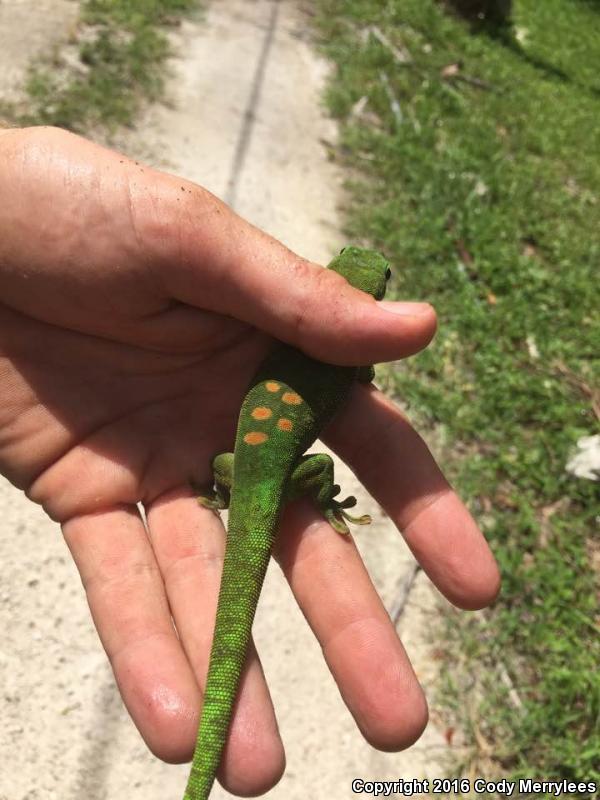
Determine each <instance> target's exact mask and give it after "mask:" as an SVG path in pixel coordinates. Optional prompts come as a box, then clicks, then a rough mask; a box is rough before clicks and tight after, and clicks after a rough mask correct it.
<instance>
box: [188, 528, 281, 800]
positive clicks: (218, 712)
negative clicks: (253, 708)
mask: <svg viewBox="0 0 600 800" xmlns="http://www.w3.org/2000/svg"><path fill="white" fill-rule="evenodd" d="M273 539H274V535H267V536H265V531H264V530H262V531H260V532H259V535H258V536H257V535H256V533H255V535H253V534H252V532H249V531H239V532H238V531H231V530H230V531H229V532H228V534H227V541H228V543H227V548H226V551H225V559H224V562H223V575H222V578H221V589H220V592H219V601H218V605H217V616H216V621H215V631H214V634H213V644H212V650H211V655H210V662H209V667H208V676H207V679H206V689H205V692H204V700H203V704H202V713H201V717H200V726H199V729H198V738H197V741H196V748H195V750H194V759H193V762H192V767H191V771H190V776H189V779H188V783H187V787H186V790H185V794H184V800H208V796H209V794H210V791H211V788H212V785H213V783H214V781H215V776H216V773H217V769H218V767H219V764H220V761H221V756H222V752H223V748H224V745H225V742H226V740H227V733H228V730H229V724H230V721H231V715H232V710H233V705H234V703H235V700H236V697H237V693H238V688H239V684H240V678H241V674H242V669H243V667H244V663H245V661H246V654H247V652H248V646H249V644H250V637H251V632H252V623H253V621H254V614H255V612H256V606H257V604H258V598H259V595H260V591H261V588H262V584H263V581H264V578H265V573H266V571H267V566H268V564H269V559H270V556H271V548H272V544H273Z"/></svg>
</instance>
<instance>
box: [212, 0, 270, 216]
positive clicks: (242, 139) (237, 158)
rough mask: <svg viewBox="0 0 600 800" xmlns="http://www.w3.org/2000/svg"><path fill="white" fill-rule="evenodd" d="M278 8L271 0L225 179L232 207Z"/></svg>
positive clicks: (228, 203) (250, 135) (248, 142)
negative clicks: (226, 179)
mask: <svg viewBox="0 0 600 800" xmlns="http://www.w3.org/2000/svg"><path fill="white" fill-rule="evenodd" d="M279 8H280V0H273V4H272V7H271V14H270V17H269V24H268V26H267V30H266V33H265V37H264V40H263V46H262V49H261V51H260V56H259V58H258V61H257V63H256V70H255V72H254V78H253V80H252V87H251V89H250V96H249V98H248V104H247V105H246V109H245V111H244V116H243V118H242V125H241V127H240V133H239V136H238V140H237V144H236V148H235V153H234V155H233V161H232V164H231V171H230V173H229V179H228V181H227V188H226V190H225V198H224V199H225V202H226V203H227V205H229V206H231V207H232V208H235V201H236V195H237V189H238V186H239V179H240V175H241V174H242V170H243V168H244V163H245V161H246V155H247V153H248V147H249V145H250V139H251V138H252V131H253V129H254V124H255V121H256V109H257V107H258V103H259V100H260V93H261V90H262V87H263V84H264V81H265V73H266V69H267V64H268V61H269V55H270V53H271V46H272V44H273V38H274V36H275V31H276V29H277V20H278V17H279Z"/></svg>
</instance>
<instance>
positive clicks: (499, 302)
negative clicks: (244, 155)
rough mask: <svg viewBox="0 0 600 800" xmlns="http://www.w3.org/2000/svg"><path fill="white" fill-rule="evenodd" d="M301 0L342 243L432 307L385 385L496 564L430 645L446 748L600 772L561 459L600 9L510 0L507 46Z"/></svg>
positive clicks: (440, 23) (585, 336)
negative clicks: (473, 608)
mask: <svg viewBox="0 0 600 800" xmlns="http://www.w3.org/2000/svg"><path fill="white" fill-rule="evenodd" d="M316 5H317V8H318V11H319V18H318V30H319V32H320V35H321V37H322V41H323V43H324V47H325V51H326V53H327V55H328V56H329V57H330V58H331V59H333V61H334V62H335V63H336V64H337V71H336V75H335V77H334V79H333V80H332V82H331V85H330V88H329V91H328V104H329V107H330V109H331V111H332V112H333V113H334V115H335V116H337V117H339V118H340V119H341V120H342V121H343V125H342V142H341V146H340V147H339V149H338V151H337V152H336V157H337V158H339V159H340V160H341V161H342V162H343V163H344V164H345V165H347V166H348V167H350V168H352V171H351V173H350V174H351V175H353V178H352V180H351V182H350V188H351V197H352V203H351V207H350V209H349V211H348V216H347V228H348V234H349V235H350V236H351V237H353V239H354V240H356V241H363V242H368V243H370V244H373V245H375V246H377V247H379V248H381V249H382V250H383V251H384V252H385V253H386V254H387V255H388V256H389V257H390V258H391V260H392V261H393V263H394V264H395V265H396V278H395V287H396V291H397V295H398V296H402V297H405V298H415V299H427V300H430V301H432V302H433V303H434V304H435V306H436V308H437V310H438V313H439V318H440V328H439V333H438V335H437V337H436V339H435V342H434V344H433V345H432V346H431V347H430V348H429V349H428V350H427V351H426V352H425V353H423V354H422V355H419V356H417V357H415V358H413V359H410V360H409V361H408V362H405V363H404V364H402V365H401V366H399V367H398V368H397V369H395V370H394V372H393V380H392V384H393V389H394V392H395V393H396V394H397V396H398V397H399V398H401V399H402V401H403V403H405V404H406V405H407V406H408V408H409V410H410V413H411V415H412V416H413V419H414V420H415V421H416V422H418V423H419V424H420V425H421V426H423V430H424V432H425V433H426V431H427V429H429V430H430V431H431V435H432V439H433V440H435V441H436V442H441V443H442V446H441V451H442V457H443V460H444V462H445V463H444V467H445V469H446V470H447V471H448V472H449V473H450V474H451V475H452V478H453V480H454V482H455V484H456V486H457V488H458V489H459V491H460V492H461V494H462V495H463V497H465V498H466V499H467V500H468V502H469V505H470V507H471V509H472V511H473V513H474V514H475V516H476V517H477V519H478V520H479V522H480V524H481V526H482V528H483V530H484V531H485V533H486V535H487V537H488V539H489V541H490V543H491V545H492V547H493V550H494V552H495V554H496V556H497V558H498V560H499V562H500V565H501V569H502V574H503V591H502V595H501V598H500V599H499V601H498V602H497V603H496V605H495V607H494V608H493V609H492V610H491V611H490V612H485V614H484V615H481V614H480V615H468V614H460V615H458V614H457V615H451V619H449V620H448V627H447V631H446V632H445V637H444V639H443V640H444V641H445V642H446V644H444V648H443V649H444V650H445V656H446V663H447V667H448V669H447V671H446V672H447V676H448V677H447V680H446V685H445V689H444V692H443V698H442V699H443V702H444V704H445V706H446V708H447V710H448V716H449V719H452V717H453V716H454V717H455V718H458V721H459V722H460V725H461V727H462V728H463V729H464V730H465V731H466V732H467V735H468V736H469V737H470V739H471V742H472V747H471V748H470V749H469V750H468V752H467V753H466V755H465V753H464V751H463V760H464V761H467V762H468V766H469V767H470V768H472V769H475V770H476V772H477V773H478V774H484V775H490V776H492V775H493V774H496V773H498V774H507V775H512V776H516V775H518V776H527V777H531V776H535V777H546V778H550V777H552V778H569V779H571V778H573V779H587V780H592V779H595V780H597V781H598V782H599V784H600V722H599V720H600V636H599V634H600V616H599V612H598V599H599V593H600V585H599V583H600V581H599V573H600V567H599V563H600V556H599V553H600V539H599V536H598V532H599V531H598V520H599V519H600V503H599V501H598V483H597V482H592V481H588V480H585V479H581V478H575V477H573V476H571V475H569V474H567V473H566V471H565V464H566V462H567V461H568V459H569V456H570V455H571V454H572V452H573V451H574V448H575V446H576V442H577V439H578V438H579V437H581V436H584V435H591V434H594V433H598V431H599V419H598V413H599V411H598V409H600V390H599V388H598V385H599V380H598V378H599V374H600V363H599V357H600V311H599V307H600V304H599V297H600V293H599V291H598V286H599V285H600V280H599V278H600V3H598V2H594V1H593V0H587V2H585V1H584V0H543V2H539V0H516V2H514V4H513V5H514V20H513V28H512V35H510V36H504V37H503V36H492V35H487V34H486V33H485V32H483V31H481V30H480V31H479V32H475V31H474V29H473V28H472V27H471V26H469V25H468V24H467V23H466V22H465V21H463V20H462V19H459V18H458V17H457V16H454V15H452V14H451V13H450V12H449V11H448V10H447V7H445V6H443V5H442V4H441V3H439V2H434V0H386V2H385V3H383V2H381V3H379V2H377V3H376V2H373V1H372V0H316ZM388 378H389V375H388ZM474 672H477V673H478V674H477V675H476V676H475V677H473V674H474ZM458 766H460V765H457V768H458Z"/></svg>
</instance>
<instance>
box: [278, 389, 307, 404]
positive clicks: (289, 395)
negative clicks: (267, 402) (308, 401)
mask: <svg viewBox="0 0 600 800" xmlns="http://www.w3.org/2000/svg"><path fill="white" fill-rule="evenodd" d="M281 399H282V400H283V402H284V403H287V404H288V406H299V405H300V403H302V398H301V397H300V395H299V394H296V392H284V393H283V395H282V397H281Z"/></svg>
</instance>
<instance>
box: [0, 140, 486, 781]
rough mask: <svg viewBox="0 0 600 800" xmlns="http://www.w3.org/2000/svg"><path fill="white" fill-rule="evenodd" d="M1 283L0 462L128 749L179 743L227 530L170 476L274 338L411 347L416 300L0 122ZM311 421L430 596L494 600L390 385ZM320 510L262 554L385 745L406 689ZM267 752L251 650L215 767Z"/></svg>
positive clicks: (405, 709) (76, 146) (238, 775)
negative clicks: (103, 666)
mask: <svg viewBox="0 0 600 800" xmlns="http://www.w3.org/2000/svg"><path fill="white" fill-rule="evenodd" d="M0 296H1V297H2V304H1V305H0V357H1V359H0V390H1V391H2V397H3V400H4V402H3V405H2V408H1V409H0V471H2V473H4V474H5V475H6V476H7V477H8V478H9V479H10V480H11V481H12V482H13V483H14V484H15V485H17V486H19V487H20V488H22V489H23V490H24V491H25V492H26V493H27V495H28V496H29V497H30V498H31V499H32V500H34V501H35V502H38V503H41V504H42V505H43V506H44V508H45V509H46V511H47V512H48V513H49V514H50V516H52V517H53V518H54V519H56V520H58V521H59V522H60V523H61V525H62V528H63V531H64V534H65V538H66V541H67V544H68V545H69V547H70V549H71V552H72V554H73V557H74V559H75V561H76V563H77V566H78V568H79V570H80V573H81V577H82V580H83V583H84V586H85V589H86V593H87V597H88V601H89V604H90V608H91V610H92V615H93V617H94V621H95V623H96V626H97V628H98V632H99V634H100V637H101V639H102V642H103V644H104V647H105V649H106V652H107V654H108V656H109V659H110V661H111V664H112V666H113V669H114V672H115V676H116V680H117V683H118V685H119V689H120V691H121V694H122V696H123V699H124V702H125V704H126V706H127V708H128V710H129V712H130V714H131V716H132V718H133V719H134V721H135V723H136V725H137V726H138V728H139V730H140V732H141V734H142V736H143V737H144V739H145V741H146V742H147V744H148V746H149V747H150V748H151V749H152V751H153V752H154V753H156V754H157V755H158V756H159V757H161V758H163V759H165V760H167V761H182V760H185V759H188V758H190V757H191V754H192V750H193V746H194V741H195V736H196V730H197V723H198V712H199V708H200V705H201V699H200V698H201V693H200V690H199V688H198V682H199V681H201V680H202V679H203V676H204V675H205V672H206V667H207V663H208V655H209V648H210V641H211V636H212V625H213V620H214V611H215V607H216V596H217V591H218V584H219V579H220V566H221V559H222V555H223V550H224V534H223V529H222V526H221V524H220V522H219V521H218V520H217V519H216V518H215V516H214V515H213V514H212V513H211V512H209V511H207V510H206V509H203V508H201V507H199V506H198V504H197V503H196V501H195V499H194V497H193V494H192V492H191V490H190V488H189V484H190V480H192V479H194V480H196V481H198V482H202V481H203V480H206V479H208V476H209V470H210V460H211V457H212V456H213V455H214V453H216V452H221V451H223V450H227V449H229V448H230V446H231V442H232V440H233V437H234V432H235V424H236V419H237V413H238V410H239V405H240V402H241V399H242V396H243V393H244V390H245V387H246V385H247V383H248V380H249V379H250V377H251V375H252V373H253V372H254V369H255V367H256V365H257V364H258V362H259V361H260V359H261V358H262V357H263V355H264V354H265V352H266V351H267V349H268V348H269V344H270V340H271V337H276V338H278V339H281V340H284V341H287V342H290V343H291V344H293V345H295V346H298V347H300V348H302V349H303V350H305V351H306V352H307V353H309V354H310V355H312V356H314V357H316V358H321V359H323V360H327V361H331V362H337V363H346V364H348V363H357V362H358V363H361V364H363V363H365V364H366V363H370V362H378V361H383V360H390V359H394V358H399V357H402V356H405V355H408V354H410V353H413V352H416V351H418V350H419V349H421V348H422V347H424V346H425V345H426V344H427V342H428V341H429V340H430V338H431V336H432V335H433V332H434V327H435V317H434V314H433V311H432V310H431V308H430V307H428V306H423V305H415V306H411V305H410V304H407V305H406V304H405V305H402V304H401V305H397V304H394V307H395V308H396V311H397V312H398V311H401V312H403V313H390V311H389V310H386V309H387V308H389V306H386V305H385V304H384V306H383V309H382V308H379V307H378V304H377V303H376V302H375V301H373V300H372V299H371V298H368V297H366V296H365V295H363V294H362V293H359V292H356V290H353V289H352V288H351V287H349V286H348V285H347V284H346V283H345V282H344V281H343V280H342V279H340V278H339V276H336V275H335V274H333V273H330V272H328V271H325V270H322V269H319V268H318V267H316V266H315V265H312V264H310V263H308V262H306V261H303V260H302V259H300V258H298V257H297V256H295V255H294V254H292V253H291V252H290V251H288V250H287V249H286V248H284V247H283V246H282V245H281V244H280V243H278V242H276V241H275V240H273V239H271V238H270V237H269V236H267V235H266V234H264V233H262V232H261V231H259V230H257V229H256V228H253V227H252V226H251V225H249V224H248V223H247V222H245V221H244V220H242V219H240V218H239V217H237V216H236V215H235V214H234V213H233V212H232V211H231V210H230V209H228V208H227V207H226V206H225V205H224V204H223V203H221V202H220V201H219V200H217V199H216V198H215V197H213V196H212V195H211V194H210V193H208V192H206V191H205V190H203V189H202V188H200V187H199V186H197V185H195V184H192V183H189V182H186V181H184V180H182V179H180V178H177V177H174V176H170V175H166V174H164V173H160V172H157V171H155V170H152V169H150V168H149V167H146V166H144V165H139V164H136V163H135V162H132V161H130V160H129V159H127V158H125V157H124V156H122V155H120V154H118V153H114V152H111V151H108V150H105V149H103V148H100V147H98V146H96V145H93V144H91V143H90V142H87V141H86V140H84V139H81V138H79V137H76V136H74V135H72V134H68V133H65V132H64V131H59V130H57V129H51V128H31V129H24V130H8V131H4V132H2V133H1V134H0ZM332 323H333V324H332ZM324 438H325V440H326V441H327V442H328V443H329V444H330V445H331V446H332V448H333V449H335V450H337V452H338V453H339V454H340V455H341V456H342V457H343V458H344V459H345V460H346V461H347V462H348V463H349V464H350V465H351V467H352V468H353V469H354V471H355V472H356V473H357V475H358V476H359V478H360V479H361V480H362V482H363V483H364V484H365V486H366V487H367V489H369V490H370V491H371V493H372V494H373V496H374V497H375V498H376V499H377V500H378V501H379V502H380V503H381V505H382V506H383V507H384V508H385V509H386V510H387V512H388V513H389V515H390V516H391V517H392V519H393V520H394V521H395V522H396V524H397V525H398V527H399V528H400V529H402V530H403V532H404V535H405V536H406V538H407V541H408V542H409V544H410V546H411V548H412V549H413V551H414V552H415V554H416V555H417V557H418V558H419V560H420V561H421V563H422V565H423V567H424V568H425V570H426V571H427V572H428V574H429V575H430V577H431V578H432V580H433V581H434V582H435V583H436V585H437V586H438V587H439V588H440V590H441V591H442V592H443V593H444V594H446V596H448V597H449V598H450V599H451V600H452V601H453V602H454V603H456V604H457V605H459V606H462V607H467V608H477V607H480V606H482V605H485V604H486V603H487V602H489V601H490V600H491V599H493V597H494V596H495V594H496V592H497V589H498V573H497V570H496V567H495V564H494V562H493V559H492V557H491V554H490V553H489V550H488V549H487V545H486V544H485V542H484V540H483V538H482V536H481V534H480V533H479V532H478V531H477V529H476V527H475V524H474V522H473V521H472V519H471V517H470V516H469V514H468V512H467V511H466V509H465V508H464V506H463V505H462V504H461V503H460V501H459V500H458V498H457V497H456V495H455V494H454V493H453V492H452V490H451V489H450V487H449V486H448V484H447V483H446V481H445V480H444V478H443V477H442V475H441V473H440V472H439V470H438V468H437V466H436V465H435V463H434V461H433V459H432V458H431V455H430V454H429V451H428V450H427V448H426V447H425V445H424V444H423V442H422V440H421V439H420V438H419V436H418V435H417V434H416V432H415V431H414V430H413V429H412V428H411V427H410V425H409V423H408V422H407V421H406V420H405V418H404V417H403V416H402V415H401V414H400V413H399V411H398V410H397V409H395V408H394V406H393V405H392V403H391V402H390V401H388V400H386V399H385V398H384V397H383V396H382V395H381V394H380V393H379V392H378V391H377V390H375V389H374V388H372V387H370V388H367V387H363V386H357V387H356V388H355V390H354V393H353V396H352V398H351V402H349V403H348V404H347V406H346V407H345V408H344V409H343V410H342V411H341V412H340V413H339V414H338V415H337V417H336V419H335V421H334V422H333V423H332V425H331V426H330V427H329V429H328V431H327V435H326V436H325V437H324ZM374 448H376V449H375V451H374ZM375 453H376V457H375ZM138 502H141V503H143V505H144V507H145V511H146V515H147V523H148V533H146V530H145V527H144V523H143V520H142V518H141V516H140V514H139V512H138V509H137V505H136V504H137V503H138ZM317 519H318V518H317V516H316V514H315V513H314V512H311V511H310V510H309V509H308V507H307V506H306V505H303V504H294V506H293V507H291V508H290V509H289V510H288V512H287V513H286V515H285V518H284V522H283V524H284V526H285V528H286V535H285V536H282V537H280V541H279V545H278V552H277V556H278V558H279V560H280V562H281V564H282V567H283V569H284V572H285V573H286V575H287V576H288V578H289V580H290V583H291V585H292V589H293V591H294V593H295V595H296V597H297V598H298V601H299V603H300V604H301V606H302V609H303V611H304V613H305V614H306V616H307V618H308V619H309V622H310V624H311V625H312V627H313V629H314V631H315V633H316V635H317V636H318V638H319V640H320V642H321V644H322V646H323V650H324V653H325V657H326V659H327V662H328V664H329V666H330V668H331V670H332V672H333V674H334V676H335V678H336V681H337V682H338V684H339V686H340V690H341V692H342V694H343V696H344V699H345V701H346V703H347V704H348V706H349V708H350V710H351V711H352V713H353V714H354V716H355V718H356V721H357V724H358V725H359V727H360V729H361V730H362V731H363V733H364V735H365V736H366V737H367V739H368V740H369V741H370V742H371V743H373V744H374V745H375V746H376V747H380V748H382V749H398V748H400V747H402V746H406V745H408V744H409V743H411V742H412V741H413V740H414V739H415V738H416V737H417V736H418V735H419V733H420V732H421V730H422V728H423V726H424V724H425V720H426V705H425V701H424V698H423V695H422V692H421V690H420V688H419V686H418V683H417V681H416V678H415V676H414V674H413V672H412V670H411V668H410V665H409V663H408V661H407V658H406V655H405V653H404V651H403V649H402V646H401V644H400V642H399V641H398V638H397V636H396V633H395V631H394V630H393V627H392V625H391V623H390V621H389V618H388V617H387V615H386V613H385V610H384V609H383V607H382V605H381V602H380V600H379V598H378V597H377V595H376V593H375V591H374V589H373V587H372V585H371V583H370V581H369V579H368V577H367V575H366V573H365V571H364V567H363V566H362V562H361V561H360V558H359V556H358V554H357V551H356V550H355V548H354V546H353V545H352V543H351V542H348V541H344V540H343V539H342V537H339V535H338V534H336V533H335V532H333V531H332V530H331V528H329V526H328V525H327V524H326V523H325V522H324V521H317ZM334 563H335V564H337V565H338V569H337V570H336V574H344V575H345V577H346V580H347V581H348V583H347V584H344V585H341V584H340V582H339V581H338V580H337V579H335V578H333V577H331V573H330V572H329V574H328V568H331V565H332V564H334ZM340 564H342V565H343V567H344V569H343V570H340V569H339V566H340ZM316 575H318V576H319V580H315V576H316ZM348 585H351V586H352V592H348ZM324 595H326V598H327V602H323V597H324ZM172 619H173V620H174V621H175V625H176V628H177V633H178V635H177V634H176V632H175V629H174V627H173V624H172ZM382 665H383V666H384V668H385V669H384V670H382ZM373 675H376V676H377V680H373ZM195 676H198V679H196V677H195ZM240 765H244V769H243V771H242V768H241V766H240ZM282 769H283V748H282V745H281V741H280V739H279V735H278V732H277V726H276V722H275V717H274V713H273V709H272V706H271V703H270V699H269V695H268V691H267V688H266V686H265V683H264V678H263V676H262V672H261V669H260V664H259V662H258V658H257V656H256V654H255V653H254V652H253V653H252V655H251V659H250V664H249V668H248V670H247V672H246V675H245V678H244V682H243V686H242V689H241V692H240V699H239V703H238V705H237V709H236V712H235V716H234V720H233V723H232V728H231V732H230V740H229V745H228V747H227V750H226V753H225V758H224V763H223V765H222V768H221V779H222V781H223V783H224V784H225V786H226V787H227V788H228V789H230V791H233V792H240V793H241V792H250V791H253V792H256V791H259V790H265V789H266V788H268V787H269V786H270V785H272V784H273V783H274V782H275V781H276V780H277V778H278V777H279V775H280V773H281V770H282Z"/></svg>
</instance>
